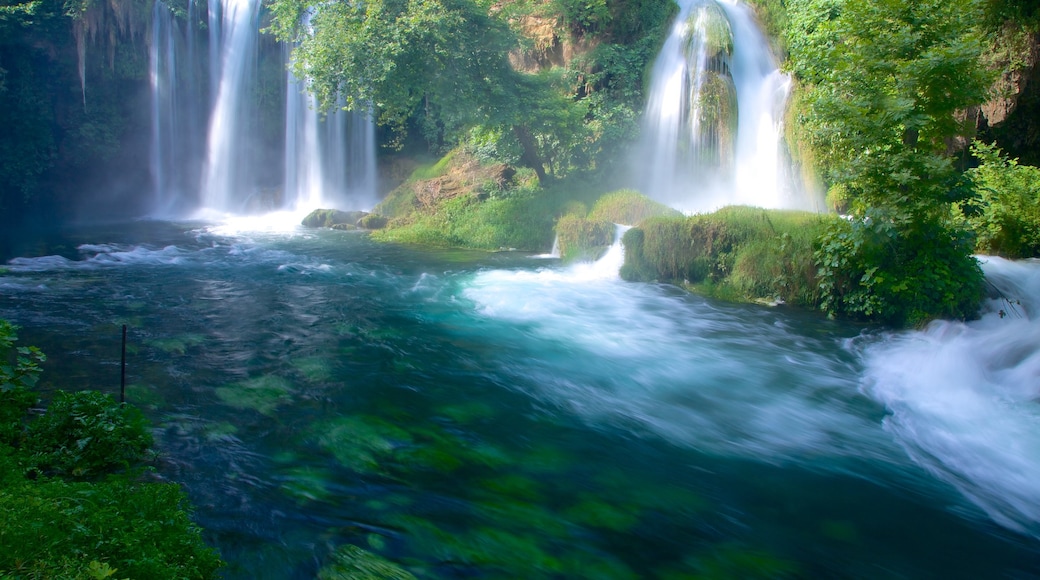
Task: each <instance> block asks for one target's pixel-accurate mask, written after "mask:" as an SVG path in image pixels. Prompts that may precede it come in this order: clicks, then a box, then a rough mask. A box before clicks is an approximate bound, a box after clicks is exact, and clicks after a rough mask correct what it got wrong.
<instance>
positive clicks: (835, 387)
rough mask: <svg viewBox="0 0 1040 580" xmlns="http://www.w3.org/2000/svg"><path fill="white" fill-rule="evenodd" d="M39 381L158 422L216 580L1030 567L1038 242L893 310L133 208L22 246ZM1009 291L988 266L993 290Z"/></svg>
mask: <svg viewBox="0 0 1040 580" xmlns="http://www.w3.org/2000/svg"><path fill="white" fill-rule="evenodd" d="M5 251H6V255H5V256H3V257H4V259H5V260H8V261H7V265H6V266H4V267H3V268H2V269H0V317H3V318H7V319H10V320H12V321H13V322H15V323H16V324H19V325H21V326H22V327H23V328H22V331H21V333H20V334H21V337H22V339H23V340H22V342H23V343H26V344H36V345H38V346H40V347H41V348H43V349H44V351H45V352H46V353H47V354H48V355H49V356H50V360H49V361H48V363H47V364H46V372H45V374H44V380H43V381H42V388H43V390H44V391H45V392H46V391H48V390H50V389H54V388H71V389H78V388H98V389H104V390H108V391H110V392H113V393H115V392H117V391H118V384H119V356H120V353H119V334H120V333H119V328H120V325H122V324H127V325H128V326H129V329H130V331H129V335H130V348H129V354H128V383H129V386H128V388H127V398H128V400H129V401H131V402H133V403H135V404H137V405H139V406H140V407H142V408H143V409H144V410H145V412H146V414H148V415H149V416H150V417H151V418H152V419H153V421H154V422H155V424H156V425H157V427H156V439H157V447H158V449H159V451H160V453H161V459H160V461H159V463H158V467H157V470H158V475H159V476H160V477H162V478H165V479H168V480H171V481H175V482H178V483H181V484H183V485H184V487H185V488H186V490H187V491H188V494H189V496H190V497H191V499H192V501H193V502H194V503H195V505H196V507H197V511H196V520H197V521H198V522H199V523H200V524H201V525H202V526H204V527H205V529H206V537H207V539H208V540H209V541H210V542H211V543H212V544H213V545H215V546H217V547H218V548H219V549H220V551H221V553H222V555H223V557H224V558H225V559H226V560H227V561H228V563H229V566H228V568H227V569H226V570H225V575H226V577H228V578H243V579H244V578H279V579H281V578H311V577H313V576H314V575H315V574H316V573H317V571H318V570H319V569H320V568H321V567H322V566H323V565H324V564H325V563H326V562H327V561H328V558H329V555H330V554H331V553H332V552H333V551H334V550H336V549H337V548H339V547H341V546H344V545H348V544H353V545H356V546H360V547H362V548H364V549H366V550H368V551H370V552H374V553H377V554H380V555H382V556H383V557H386V558H388V559H390V560H392V561H394V562H397V563H398V564H401V565H403V566H405V567H406V568H408V569H409V570H410V571H411V572H412V573H414V574H415V575H417V576H419V577H421V578H604V579H610V578H694V577H696V578H702V577H709V578H723V577H724V578H748V577H784V576H787V577H847V578H892V577H903V578H911V577H912V578H1031V577H1037V576H1038V575H1040V542H1038V541H1037V538H1038V537H1040V403H1038V402H1037V400H1038V397H1040V354H1038V352H1037V345H1038V344H1040V324H1038V322H1037V320H1036V315H1035V310H1034V308H1035V305H1036V301H1037V299H1038V298H1040V264H1035V263H1010V262H1005V261H1002V260H999V259H986V261H987V263H986V266H985V268H986V271H987V275H988V278H989V280H990V282H991V283H992V285H993V287H994V292H993V294H994V297H995V298H994V299H993V300H991V301H990V303H989V304H988V305H987V306H986V313H985V314H984V316H983V317H982V319H981V320H978V321H975V322H972V323H968V324H961V323H939V324H934V325H932V326H931V327H929V328H928V329H926V330H925V331H919V332H902V333H890V332H882V331H879V330H877V329H872V328H867V327H863V326H857V325H851V324H847V323H839V322H834V321H829V320H826V319H825V318H823V317H822V316H821V315H819V314H818V313H815V312H804V311H799V310H795V309H788V308H783V307H779V308H770V307H765V306H751V305H734V304H728V303H722V302H714V301H710V300H706V299H703V298H699V297H696V296H692V295H689V294H686V293H684V292H682V291H680V290H678V289H676V288H673V287H670V286H664V285H651V284H632V283H626V282H623V281H620V280H619V279H617V266H618V261H619V254H618V252H619V251H620V248H615V249H614V253H613V254H611V255H608V257H607V258H605V259H604V260H601V261H600V262H598V263H596V264H581V265H576V266H564V265H561V264H559V263H558V262H557V261H555V260H551V259H545V258H544V257H535V256H530V255H526V254H519V253H497V254H486V253H472V252H460V251H450V252H449V251H437V250H422V249H415V248H407V247H399V246H393V245H384V244H377V243H375V242H372V241H370V240H369V238H368V237H367V235H365V234H363V233H358V232H340V231H332V230H322V231H311V230H307V231H305V230H297V229H291V228H290V229H287V230H277V229H271V228H266V227H265V226H264V225H263V224H257V223H252V224H245V225H242V224H239V225H229V224H221V225H214V224H205V223H168V222H136V223H133V224H120V225H114V226H109V227H84V228H79V229H76V230H74V231H67V232H63V233H60V234H50V235H45V234H42V233H39V234H37V235H34V236H32V237H23V238H22V239H20V240H18V241H17V243H16V244H13V245H12V244H9V245H8V246H7V247H6V248H5ZM998 289H999V292H998Z"/></svg>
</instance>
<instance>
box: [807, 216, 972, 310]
mask: <svg viewBox="0 0 1040 580" xmlns="http://www.w3.org/2000/svg"><path fill="white" fill-rule="evenodd" d="M971 247H972V245H971V238H970V236H968V235H966V233H965V232H962V231H959V230H957V229H956V228H954V227H952V226H951V225H950V224H949V223H947V222H943V221H939V220H934V219H933V220H928V219H916V220H915V219H911V218H906V217H900V216H893V215H891V214H889V213H886V212H883V211H882V210H878V209H873V210H868V211H867V212H866V215H865V217H863V218H859V219H853V220H843V219H839V220H834V221H833V222H832V223H831V225H830V226H829V227H828V229H827V231H826V233H825V234H824V235H823V237H822V239H821V246H820V249H819V251H818V252H817V254H816V260H817V263H818V264H819V276H820V284H821V286H820V289H821V292H822V297H823V301H822V308H823V309H824V310H826V311H827V312H828V313H829V314H831V315H835V316H846V317H851V318H858V319H863V320H874V321H879V322H883V323H885V324H888V325H892V326H897V327H902V326H920V325H922V324H924V323H926V322H928V321H929V320H932V319H935V318H953V319H967V318H972V317H974V316H975V314H976V312H977V310H978V307H979V303H980V302H981V300H982V286H983V276H982V270H981V269H980V268H979V264H978V261H977V260H976V259H975V258H974V257H972V256H971Z"/></svg>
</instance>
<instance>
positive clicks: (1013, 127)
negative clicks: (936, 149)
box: [955, 22, 1040, 165]
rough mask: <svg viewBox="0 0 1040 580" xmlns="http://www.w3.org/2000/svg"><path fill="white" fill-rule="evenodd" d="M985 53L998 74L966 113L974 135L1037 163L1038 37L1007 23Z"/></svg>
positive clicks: (1024, 160)
mask: <svg viewBox="0 0 1040 580" xmlns="http://www.w3.org/2000/svg"><path fill="white" fill-rule="evenodd" d="M988 56H989V61H990V66H991V67H992V68H993V69H994V70H998V71H1000V74H999V76H998V78H997V80H996V82H994V84H993V91H992V94H993V97H992V98H991V99H990V100H989V101H988V102H986V103H984V104H982V105H981V106H979V107H976V108H974V109H973V110H970V111H968V112H967V113H968V115H969V119H973V120H974V121H975V127H976V129H977V136H978V138H979V139H981V140H983V141H986V142H994V141H995V142H996V143H997V144H998V145H1000V147H1001V148H1002V149H1003V150H1004V151H1005V152H1007V153H1008V155H1010V156H1011V157H1013V158H1018V159H1019V160H1020V161H1021V162H1022V163H1025V164H1027V165H1040V36H1038V35H1037V34H1036V33H1034V32H1030V31H1027V30H1023V29H1022V28H1021V27H1020V26H1019V25H1017V24H1015V23H1011V22H1008V23H1007V24H1005V26H1004V27H1003V29H1002V30H1001V33H1000V34H998V35H997V36H996V37H995V38H994V39H993V45H992V48H991V50H990V53H989V55H988ZM966 144H967V143H966V142H964V143H957V144H955V147H956V148H958V149H959V148H961V147H963V146H965V145H966Z"/></svg>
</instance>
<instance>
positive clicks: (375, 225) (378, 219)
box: [357, 213, 389, 230]
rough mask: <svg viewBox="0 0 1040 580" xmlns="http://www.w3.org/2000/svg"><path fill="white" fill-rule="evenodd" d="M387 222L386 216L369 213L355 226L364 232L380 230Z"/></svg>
mask: <svg viewBox="0 0 1040 580" xmlns="http://www.w3.org/2000/svg"><path fill="white" fill-rule="evenodd" d="M387 221H389V220H388V219H387V218H386V216H381V215H378V214H374V213H370V214H368V215H366V216H364V217H363V218H361V219H359V220H358V222H357V225H358V227H360V228H364V229H366V230H381V229H383V228H385V227H386V223H387Z"/></svg>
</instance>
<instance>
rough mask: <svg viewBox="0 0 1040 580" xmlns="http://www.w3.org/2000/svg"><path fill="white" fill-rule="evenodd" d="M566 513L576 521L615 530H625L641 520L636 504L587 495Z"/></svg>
mask: <svg viewBox="0 0 1040 580" xmlns="http://www.w3.org/2000/svg"><path fill="white" fill-rule="evenodd" d="M564 515H566V516H567V518H568V519H569V520H571V521H573V522H575V523H578V524H581V525H583V526H590V527H593V528H604V529H607V530H610V531H613V532H624V531H627V530H629V529H631V528H632V526H634V525H636V523H638V522H639V514H638V510H636V509H634V506H619V505H615V504H611V503H607V502H604V501H601V500H599V499H596V498H595V497H592V496H587V497H585V498H584V499H582V501H580V502H578V503H577V504H576V505H574V506H571V507H570V508H568V509H567V510H566V511H565V512H564Z"/></svg>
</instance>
